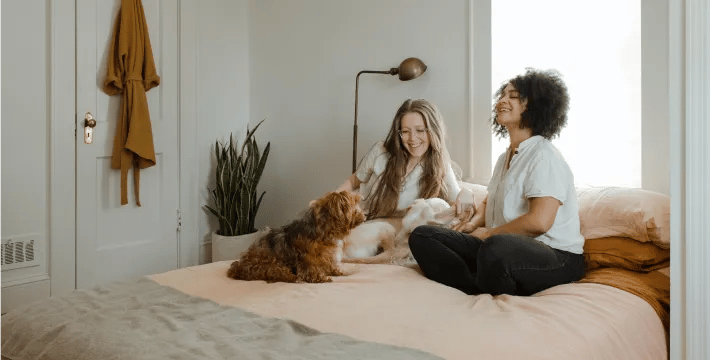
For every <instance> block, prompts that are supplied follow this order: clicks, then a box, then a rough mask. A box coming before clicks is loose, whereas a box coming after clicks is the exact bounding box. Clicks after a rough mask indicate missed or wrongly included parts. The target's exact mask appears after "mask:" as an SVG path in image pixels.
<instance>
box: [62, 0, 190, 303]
mask: <svg viewBox="0 0 710 360" xmlns="http://www.w3.org/2000/svg"><path fill="white" fill-rule="evenodd" d="M50 7H51V9H50V11H51V15H50V22H51V24H50V27H51V37H50V41H49V44H48V47H49V51H50V54H51V55H50V58H51V69H50V75H49V79H48V83H49V84H48V86H49V92H50V105H49V106H50V115H49V117H50V118H49V126H50V135H49V136H50V139H49V141H50V145H49V148H50V154H49V187H50V189H49V204H48V207H49V235H50V236H49V241H48V246H49V271H50V296H55V295H62V294H66V293H69V292H71V291H72V290H74V289H76V246H77V245H76V227H77V226H79V224H78V222H77V219H76V196H77V190H76V141H75V136H82V134H81V133H79V134H78V135H77V132H78V131H82V130H83V129H76V126H75V124H76V123H77V121H76V120H77V119H76V117H82V118H83V116H84V115H83V114H79V113H78V112H77V110H76V71H77V69H76V35H77V34H76V20H77V19H76V0H52V1H50ZM196 10H197V2H196V0H179V1H178V22H179V23H178V32H179V34H178V39H179V40H178V41H179V44H178V48H179V49H180V50H179V52H180V54H179V59H178V76H179V79H178V91H179V94H178V96H179V102H180V105H179V109H178V137H179V144H178V159H179V160H178V161H179V174H178V188H179V196H180V199H179V200H180V202H179V208H180V212H181V219H182V221H181V224H182V226H181V231H180V232H179V233H178V244H177V251H178V267H179V268H182V267H186V266H191V265H197V264H198V260H199V241H198V235H197V233H198V219H197V215H198V210H199V198H198V191H197V189H196V188H195V187H196V186H197V184H199V182H198V174H199V171H198V170H199V168H198V166H199V163H198V161H197V154H198V152H197V135H198V131H197V122H196V119H197V116H196V112H197V106H196V104H195V99H196V95H195V90H194V89H195V88H196V85H197V83H196V82H197V76H196V74H195V70H194V69H196V68H197V51H196V49H197V46H196V45H197V26H196V23H197V22H196V16H197V15H196V14H197V11H196ZM109 26H113V24H110V25H109ZM158 71H159V72H160V69H158Z"/></svg>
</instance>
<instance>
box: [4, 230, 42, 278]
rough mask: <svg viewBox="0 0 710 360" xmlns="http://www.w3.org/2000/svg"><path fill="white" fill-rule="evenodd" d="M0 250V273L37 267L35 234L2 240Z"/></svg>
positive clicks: (37, 245) (37, 247)
mask: <svg viewBox="0 0 710 360" xmlns="http://www.w3.org/2000/svg"><path fill="white" fill-rule="evenodd" d="M1 248H2V254H0V263H2V271H5V270H13V269H20V268H26V267H31V266H37V265H39V256H37V255H38V251H40V248H39V241H37V234H31V235H22V236H12V237H7V238H3V239H2V246H1Z"/></svg>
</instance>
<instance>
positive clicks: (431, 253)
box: [409, 69, 585, 295]
mask: <svg viewBox="0 0 710 360" xmlns="http://www.w3.org/2000/svg"><path fill="white" fill-rule="evenodd" d="M496 98H497V101H496V103H495V106H494V107H493V123H492V125H493V131H494V133H496V134H498V135H499V136H502V137H508V138H509V140H510V147H508V149H507V151H506V152H505V153H503V154H501V156H500V157H499V158H498V162H497V163H496V166H495V169H494V170H493V175H492V177H491V180H490V183H489V184H488V196H487V197H486V199H485V200H484V202H483V208H482V209H480V208H479V209H474V210H472V217H471V220H470V221H468V222H466V223H462V224H460V226H458V227H456V228H455V229H454V230H449V229H443V228H441V227H433V226H420V227H417V228H416V229H415V230H414V232H413V233H412V235H411V236H410V237H409V247H410V249H411V250H412V255H413V256H414V258H415V259H416V260H417V262H418V264H419V267H420V268H421V269H422V271H423V272H424V274H425V275H426V276H427V277H428V278H430V279H432V280H434V281H437V282H440V283H442V284H444V285H447V286H450V287H454V288H457V289H459V290H461V291H463V292H465V293H467V294H479V293H488V294H493V295H496V294H511V295H531V294H534V293H536V292H539V291H542V290H544V289H547V288H550V287H552V286H555V285H560V284H565V283H570V282H573V281H576V280H579V279H580V278H581V277H582V276H583V275H584V266H585V265H584V256H583V255H582V247H583V245H584V237H583V236H582V234H581V232H580V223H579V206H578V203H577V195H576V192H575V188H574V178H573V176H572V171H571V170H570V168H569V166H568V165H567V162H565V160H564V158H563V157H562V154H561V153H560V152H559V151H558V150H557V148H555V146H554V145H552V143H551V142H550V139H552V138H554V137H556V136H558V135H559V133H560V131H561V130H562V128H563V127H564V126H565V124H566V122H567V110H568V108H569V96H568V94H567V87H566V85H565V84H564V82H563V81H562V79H561V76H560V75H559V74H558V73H557V72H556V71H553V70H548V71H540V70H534V69H528V70H527V71H526V73H525V74H523V75H519V76H517V77H515V78H513V79H511V80H510V81H508V82H506V83H504V84H503V85H502V86H501V87H500V89H499V90H498V91H497V92H496ZM473 214H475V215H473ZM484 225H485V227H484Z"/></svg>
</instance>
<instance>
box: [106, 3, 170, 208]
mask: <svg viewBox="0 0 710 360" xmlns="http://www.w3.org/2000/svg"><path fill="white" fill-rule="evenodd" d="M159 84H160V77H159V76H158V74H157V72H156V70H155V63H154V61H153V50H152V49H151V47H150V39H149V37H148V26H147V24H146V21H145V14H144V12H143V4H142V3H141V0H122V1H121V10H120V12H119V14H118V17H117V18H116V25H115V27H114V29H113V37H112V38H111V46H110V47H109V54H108V71H107V74H106V80H105V81H104V85H103V90H104V92H106V93H107V94H109V95H115V94H119V93H120V94H121V110H120V114H119V117H118V122H117V125H116V135H115V137H114V140H113V154H112V159H111V167H112V168H114V169H121V205H126V204H128V195H127V187H128V169H129V168H130V167H133V185H134V190H135V196H136V205H138V206H140V205H141V203H140V198H139V196H138V194H139V191H138V189H139V182H140V181H139V179H140V174H139V172H140V169H144V168H147V167H150V166H153V165H155V150H154V147H153V129H152V128H151V125H150V114H149V112H148V99H147V98H146V95H145V92H146V91H148V90H150V89H151V88H153V87H156V86H158V85H159Z"/></svg>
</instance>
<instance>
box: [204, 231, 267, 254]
mask: <svg viewBox="0 0 710 360" xmlns="http://www.w3.org/2000/svg"><path fill="white" fill-rule="evenodd" d="M266 232H267V230H260V231H256V232H253V233H251V234H244V235H237V236H222V235H218V234H217V233H212V262H215V261H224V260H237V259H239V257H240V256H241V255H242V253H243V252H244V251H246V250H247V249H248V248H249V246H250V245H251V244H252V243H253V242H254V241H256V240H257V239H259V238H260V237H262V236H264V235H266Z"/></svg>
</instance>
